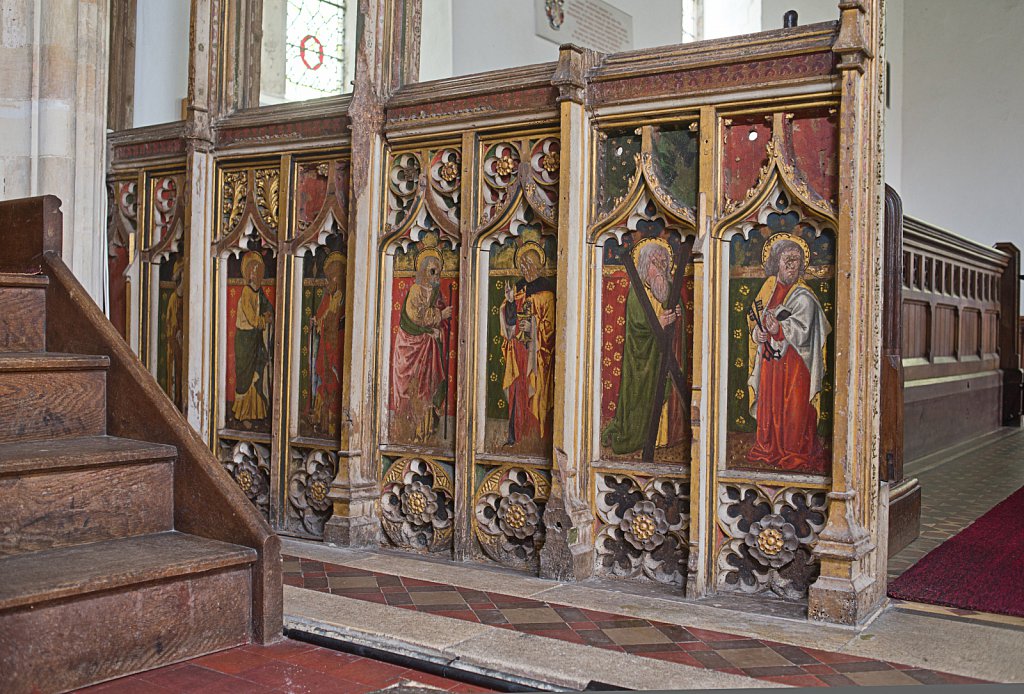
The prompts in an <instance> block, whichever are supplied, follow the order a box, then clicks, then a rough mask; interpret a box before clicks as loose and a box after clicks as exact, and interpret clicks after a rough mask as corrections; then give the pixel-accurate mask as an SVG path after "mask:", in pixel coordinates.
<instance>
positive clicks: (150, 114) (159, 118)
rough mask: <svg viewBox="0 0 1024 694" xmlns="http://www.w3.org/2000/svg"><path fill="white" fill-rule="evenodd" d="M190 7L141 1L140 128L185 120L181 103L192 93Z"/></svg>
mask: <svg viewBox="0 0 1024 694" xmlns="http://www.w3.org/2000/svg"><path fill="white" fill-rule="evenodd" d="M190 4H191V3H188V2H185V1H184V0H138V13H137V15H136V22H137V25H136V41H135V116H134V125H135V127H136V128H139V127H142V126H145V125H155V124H157V123H170V122H173V121H176V120H181V101H182V99H184V98H185V97H186V96H187V91H188V25H189V5H190Z"/></svg>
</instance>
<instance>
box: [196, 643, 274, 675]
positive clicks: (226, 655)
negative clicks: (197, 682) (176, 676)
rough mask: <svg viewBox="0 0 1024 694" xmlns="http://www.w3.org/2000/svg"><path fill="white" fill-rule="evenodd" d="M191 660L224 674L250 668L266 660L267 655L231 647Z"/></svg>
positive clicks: (231, 673)
mask: <svg viewBox="0 0 1024 694" xmlns="http://www.w3.org/2000/svg"><path fill="white" fill-rule="evenodd" d="M191 662H192V663H193V664H194V665H199V666H201V667H204V668H208V669H210V670H216V671H217V672H222V673H224V674H226V675H237V674H238V673H239V672H245V671H246V670H251V669H252V668H254V667H257V666H259V665H262V664H263V663H265V662H267V656H265V655H260V654H258V653H253V652H252V651H248V650H245V649H243V648H232V649H231V650H228V651H221V652H220V653H213V654H211V655H206V656H203V657H202V658H196V659H195V660H193V661H191Z"/></svg>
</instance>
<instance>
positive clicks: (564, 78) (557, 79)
mask: <svg viewBox="0 0 1024 694" xmlns="http://www.w3.org/2000/svg"><path fill="white" fill-rule="evenodd" d="M599 62H600V54H599V53H597V52H596V51H592V50H590V49H588V48H580V47H579V46H574V45H572V44H571V43H567V44H564V45H563V46H561V48H559V50H558V66H557V67H556V68H555V74H554V77H552V78H551V84H552V85H553V86H555V87H558V102H559V103H561V102H563V101H572V102H574V103H577V104H585V103H586V96H587V73H588V72H589V71H590V69H591V68H593V67H594V66H596V65H597V64H598V63H599Z"/></svg>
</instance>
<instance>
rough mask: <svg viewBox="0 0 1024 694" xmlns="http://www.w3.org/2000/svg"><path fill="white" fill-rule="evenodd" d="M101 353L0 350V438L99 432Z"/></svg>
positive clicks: (103, 403)
mask: <svg viewBox="0 0 1024 694" xmlns="http://www.w3.org/2000/svg"><path fill="white" fill-rule="evenodd" d="M109 364H110V360H109V358H107V357H103V356H86V355H79V354H59V353H52V352H45V353H30V352H0V442H5V441H29V440H35V439H50V438H66V437H72V436H96V435H103V434H105V433H106V431H107V394H106V383H107V373H106V370H107V367H108V366H109Z"/></svg>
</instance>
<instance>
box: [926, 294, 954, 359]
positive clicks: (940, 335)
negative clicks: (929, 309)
mask: <svg viewBox="0 0 1024 694" xmlns="http://www.w3.org/2000/svg"><path fill="white" fill-rule="evenodd" d="M934 316H935V318H934V320H935V328H934V338H933V339H934V343H933V345H932V356H933V357H952V356H955V354H956V347H957V341H956V327H957V326H956V309H955V308H953V307H952V306H936V307H935V314H934Z"/></svg>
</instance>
